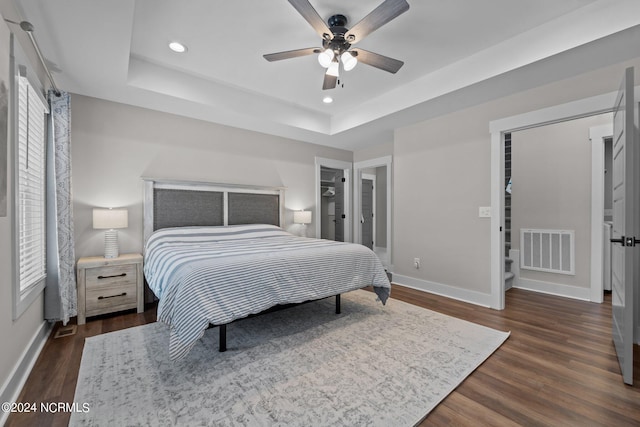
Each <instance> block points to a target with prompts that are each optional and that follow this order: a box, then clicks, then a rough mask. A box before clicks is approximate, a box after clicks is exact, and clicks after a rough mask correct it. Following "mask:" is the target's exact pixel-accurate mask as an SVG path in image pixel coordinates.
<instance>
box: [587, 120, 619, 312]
mask: <svg viewBox="0 0 640 427" xmlns="http://www.w3.org/2000/svg"><path fill="white" fill-rule="evenodd" d="M612 135H613V124H612V123H609V124H606V125H601V126H594V127H592V128H590V129H589V139H590V140H591V301H593V302H597V303H602V302H603V299H604V298H603V291H604V283H603V277H602V275H603V264H602V263H603V252H604V250H603V248H604V235H603V234H604V233H603V230H602V223H603V221H604V140H605V138H607V137H611V136H612Z"/></svg>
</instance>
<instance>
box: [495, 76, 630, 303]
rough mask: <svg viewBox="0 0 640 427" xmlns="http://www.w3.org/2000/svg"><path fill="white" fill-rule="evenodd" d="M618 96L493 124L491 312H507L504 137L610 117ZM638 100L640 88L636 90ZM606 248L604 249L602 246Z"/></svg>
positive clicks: (611, 95) (571, 104)
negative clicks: (574, 122)
mask: <svg viewBox="0 0 640 427" xmlns="http://www.w3.org/2000/svg"><path fill="white" fill-rule="evenodd" d="M616 96H617V92H610V93H607V94H603V95H598V96H594V97H590V98H585V99H581V100H578V101H573V102H569V103H566V104H561V105H556V106H553V107H548V108H544V109H541V110H537V111H532V112H529V113H524V114H520V115H516V116H511V117H506V118H502V119H498V120H494V121H491V122H490V123H489V131H490V133H491V230H490V234H491V298H490V301H491V308H494V309H497V310H504V300H505V298H504V292H505V287H504V256H505V253H504V232H503V230H504V227H505V222H504V203H505V202H504V189H505V182H504V135H505V134H506V133H511V132H516V131H519V130H524V129H530V128H534V127H539V126H545V125H550V124H554V123H559V122H564V121H568V120H574V119H579V118H583V117H589V116H594V115H598V114H604V113H610V112H612V111H613V105H614V103H615V100H616ZM635 96H636V99H638V97H639V96H640V87H636V88H635ZM601 246H602V245H601Z"/></svg>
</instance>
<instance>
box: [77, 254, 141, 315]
mask: <svg viewBox="0 0 640 427" xmlns="http://www.w3.org/2000/svg"><path fill="white" fill-rule="evenodd" d="M142 262H143V257H142V255H140V254H121V255H120V256H119V257H117V258H104V257H100V256H97V257H83V258H80V259H79V260H78V274H77V277H78V325H84V324H85V323H86V321H87V317H89V316H97V315H99V314H107V313H114V312H116V311H123V310H129V309H132V308H135V309H137V311H138V313H142V312H143V311H144V295H143V292H144V288H143V286H144V276H143V274H142Z"/></svg>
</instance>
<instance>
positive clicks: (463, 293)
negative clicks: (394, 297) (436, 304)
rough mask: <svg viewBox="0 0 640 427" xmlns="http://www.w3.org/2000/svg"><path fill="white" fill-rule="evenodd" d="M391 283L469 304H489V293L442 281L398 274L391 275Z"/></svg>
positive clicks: (488, 305) (484, 305) (486, 305)
mask: <svg viewBox="0 0 640 427" xmlns="http://www.w3.org/2000/svg"><path fill="white" fill-rule="evenodd" d="M393 283H394V284H396V285H400V286H405V287H407V288H411V289H416V290H418V291H424V292H429V293H432V294H436V295H441V296H443V297H447V298H452V299H455V300H458V301H463V302H467V303H470V304H475V305H480V306H483V307H490V306H491V295H489V294H483V293H480V292H476V291H471V290H468V289H462V288H458V287H455V286H449V285H445V284H442V283H436V282H431V281H428V280H422V279H416V278H415V277H409V276H402V275H400V274H394V275H393Z"/></svg>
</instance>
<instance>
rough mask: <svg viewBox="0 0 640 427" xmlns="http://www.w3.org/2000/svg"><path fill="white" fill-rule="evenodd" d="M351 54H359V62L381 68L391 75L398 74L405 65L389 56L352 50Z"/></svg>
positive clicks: (362, 50)
mask: <svg viewBox="0 0 640 427" xmlns="http://www.w3.org/2000/svg"><path fill="white" fill-rule="evenodd" d="M349 52H354V53H356V54H357V56H356V58H358V62H362V63H363V64H367V65H371V66H372V67H376V68H379V69H381V70H384V71H388V72H389V73H393V74H395V73H397V72H398V70H399V69H400V68H401V67H402V66H403V65H404V62H402V61H398V60H397V59H393V58H389V57H388V56H384V55H380V54H379V53H374V52H369V51H368V50H364V49H360V48H358V49H351V50H350V51H349Z"/></svg>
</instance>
